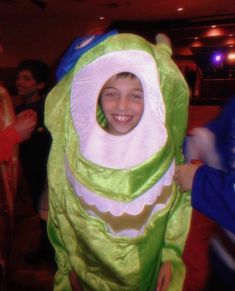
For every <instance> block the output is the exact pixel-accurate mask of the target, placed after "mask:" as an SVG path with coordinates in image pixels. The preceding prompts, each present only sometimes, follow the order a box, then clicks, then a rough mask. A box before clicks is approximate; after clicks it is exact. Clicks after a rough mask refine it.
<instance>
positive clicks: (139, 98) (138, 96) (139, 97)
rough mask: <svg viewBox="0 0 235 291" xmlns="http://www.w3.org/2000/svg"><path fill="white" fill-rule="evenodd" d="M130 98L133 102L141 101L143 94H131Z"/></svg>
mask: <svg viewBox="0 0 235 291" xmlns="http://www.w3.org/2000/svg"><path fill="white" fill-rule="evenodd" d="M131 98H132V99H133V100H142V99H143V94H141V93H133V94H131Z"/></svg>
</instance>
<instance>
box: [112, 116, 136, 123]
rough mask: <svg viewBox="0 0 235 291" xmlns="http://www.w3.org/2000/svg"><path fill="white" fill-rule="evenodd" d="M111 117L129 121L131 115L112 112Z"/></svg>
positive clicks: (119, 120)
mask: <svg viewBox="0 0 235 291" xmlns="http://www.w3.org/2000/svg"><path fill="white" fill-rule="evenodd" d="M112 117H113V119H114V120H115V121H117V122H129V121H130V120H131V119H132V116H131V115H119V114H112Z"/></svg>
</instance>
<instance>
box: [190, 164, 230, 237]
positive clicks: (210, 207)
mask: <svg viewBox="0 0 235 291" xmlns="http://www.w3.org/2000/svg"><path fill="white" fill-rule="evenodd" d="M192 206H193V207H194V208H195V209H197V210H198V211H200V212H202V213H203V214H205V215H206V216H208V217H210V218H211V219H213V220H215V221H216V222H217V223H218V224H220V225H222V226H223V227H225V228H227V229H228V230H230V231H232V232H233V233H235V175H234V174H226V173H225V172H223V171H220V170H217V169H214V168H211V167H209V166H206V165H203V166H202V167H200V168H199V169H198V170H197V172H196V174H195V177H194V180H193V190H192Z"/></svg>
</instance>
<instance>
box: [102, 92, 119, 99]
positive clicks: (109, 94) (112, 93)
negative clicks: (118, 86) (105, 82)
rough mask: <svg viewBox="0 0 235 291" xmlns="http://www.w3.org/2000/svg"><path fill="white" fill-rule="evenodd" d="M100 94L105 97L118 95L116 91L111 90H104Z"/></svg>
mask: <svg viewBox="0 0 235 291" xmlns="http://www.w3.org/2000/svg"><path fill="white" fill-rule="evenodd" d="M102 95H103V96H104V97H106V98H117V97H118V93H117V92H112V91H111V92H109V91H107V92H104V93H103V94H102Z"/></svg>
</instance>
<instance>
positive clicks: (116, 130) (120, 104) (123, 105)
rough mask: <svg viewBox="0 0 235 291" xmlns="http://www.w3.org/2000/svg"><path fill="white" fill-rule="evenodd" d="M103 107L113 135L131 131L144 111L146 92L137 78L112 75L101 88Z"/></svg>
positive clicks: (109, 130)
mask: <svg viewBox="0 0 235 291" xmlns="http://www.w3.org/2000/svg"><path fill="white" fill-rule="evenodd" d="M100 101H101V107H102V110H103V113H104V115H105V117H106V119H107V131H108V132H109V133H111V134H113V135H123V134H126V133H128V132H130V131H131V130H132V129H133V128H134V127H135V126H136V125H137V124H138V122H139V121H140V119H141V116H142V114H143V111H144V92H143V88H142V85H141V83H140V81H139V80H138V79H137V78H131V77H130V76H127V77H118V78H117V77H116V75H115V76H113V77H111V78H110V79H109V80H108V81H107V82H106V83H105V84H104V86H103V88H102V90H101V97H100Z"/></svg>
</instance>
